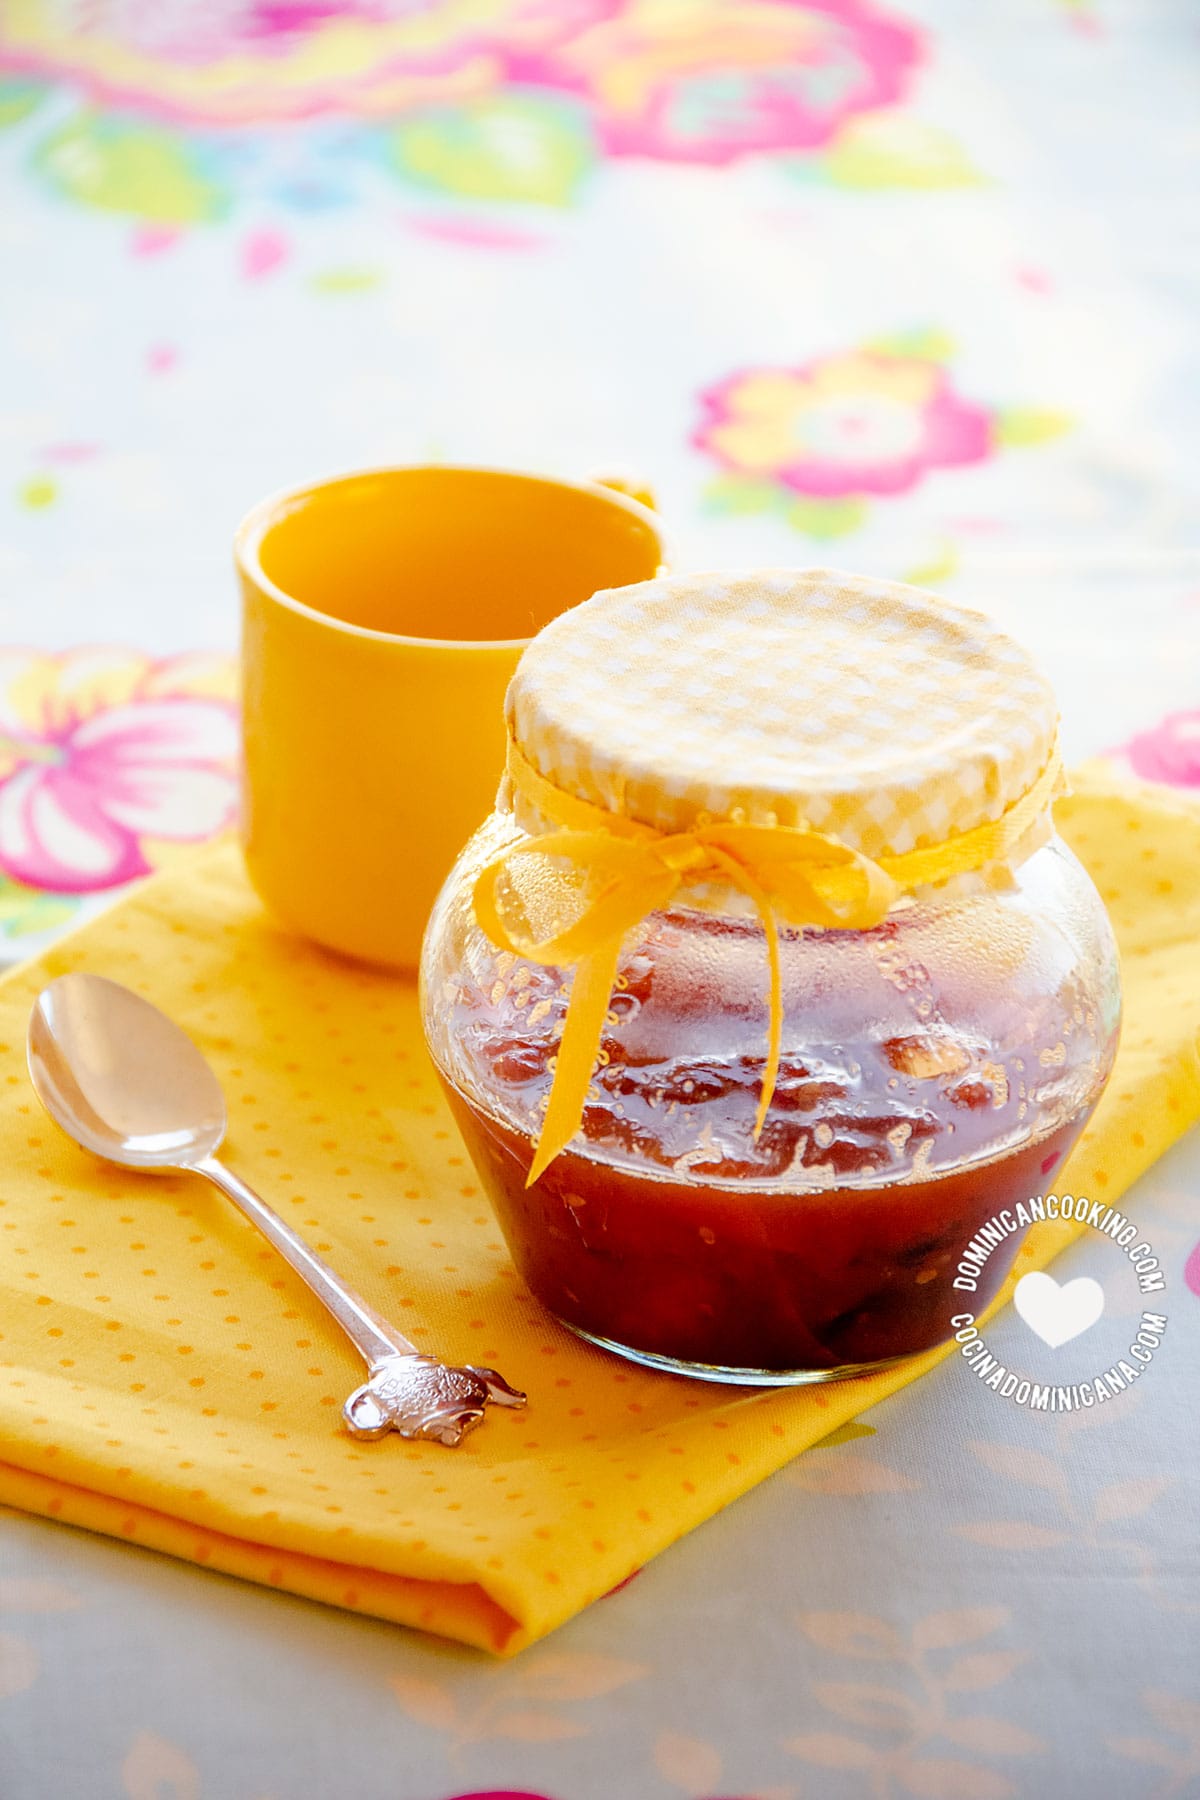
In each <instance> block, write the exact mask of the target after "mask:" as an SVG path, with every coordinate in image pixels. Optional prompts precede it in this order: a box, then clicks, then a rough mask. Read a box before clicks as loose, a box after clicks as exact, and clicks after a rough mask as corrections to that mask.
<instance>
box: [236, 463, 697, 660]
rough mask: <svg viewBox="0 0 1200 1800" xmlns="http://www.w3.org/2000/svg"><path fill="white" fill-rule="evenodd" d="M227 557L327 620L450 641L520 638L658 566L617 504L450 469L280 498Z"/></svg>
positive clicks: (530, 481) (637, 521)
mask: <svg viewBox="0 0 1200 1800" xmlns="http://www.w3.org/2000/svg"><path fill="white" fill-rule="evenodd" d="M240 552H241V555H242V556H243V559H244V560H245V561H246V563H247V564H248V565H249V567H250V570H251V573H252V574H257V573H261V575H262V576H264V577H265V579H266V581H267V583H268V584H269V585H270V586H273V587H274V588H275V589H277V590H278V591H279V592H280V593H281V594H282V595H283V596H285V597H286V598H287V599H289V600H292V601H297V602H299V603H300V604H301V605H302V606H306V607H310V608H311V609H312V610H313V611H315V612H319V613H323V614H325V615H326V616H327V617H329V618H332V619H338V620H341V621H342V622H343V623H345V624H347V625H352V626H356V627H358V628H360V629H364V630H368V631H379V632H385V633H387V634H388V635H391V636H399V637H409V638H425V639H430V638H432V639H443V640H446V639H450V640H456V641H460V642H461V641H464V640H465V641H473V642H480V641H483V642H505V641H521V640H524V639H525V638H529V637H532V636H533V635H534V633H535V632H537V631H540V629H541V628H542V626H543V625H546V624H548V623H549V621H550V620H551V619H553V618H555V617H557V615H558V614H559V613H561V612H564V611H565V610H566V609H567V608H568V607H571V606H575V605H577V604H578V603H579V602H580V601H582V600H587V599H588V598H589V597H590V596H591V595H592V594H594V593H595V592H596V591H597V589H599V588H605V587H621V586H624V585H625V584H627V583H629V582H635V581H646V580H649V579H650V578H651V577H652V576H653V575H655V574H656V573H657V571H658V568H659V565H660V563H661V560H662V544H661V539H660V536H659V533H658V530H657V528H656V526H655V524H654V521H653V517H652V515H651V514H649V513H648V512H647V511H646V509H645V508H643V507H641V506H639V505H638V504H637V503H636V502H635V501H631V500H628V499H626V498H625V496H623V495H621V494H618V493H614V492H611V491H608V490H605V489H604V488H601V487H587V486H582V485H581V486H575V485H572V484H571V483H568V482H558V481H552V480H549V479H543V478H540V477H538V476H532V475H519V474H509V473H505V472H502V471H498V470H490V469H468V468H455V467H428V468H419V467H418V468H405V469H385V470H380V471H376V472H372V473H370V474H363V475H351V476H346V477H344V478H343V479H341V480H337V481H331V482H325V483H322V484H319V485H317V486H314V487H311V488H307V489H303V490H301V491H298V492H296V493H293V494H288V495H286V496H284V497H283V498H282V499H280V500H278V501H275V502H273V503H272V502H269V503H268V505H267V508H266V509H265V516H263V517H260V516H259V515H252V516H251V519H250V520H249V521H248V522H247V527H246V528H244V532H243V535H242V541H241V544H240ZM255 563H257V569H255V567H254V565H255Z"/></svg>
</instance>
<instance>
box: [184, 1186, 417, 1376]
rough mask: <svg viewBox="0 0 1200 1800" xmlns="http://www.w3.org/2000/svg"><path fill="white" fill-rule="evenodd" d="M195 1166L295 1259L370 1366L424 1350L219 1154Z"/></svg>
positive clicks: (303, 1278) (295, 1266)
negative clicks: (347, 1281)
mask: <svg viewBox="0 0 1200 1800" xmlns="http://www.w3.org/2000/svg"><path fill="white" fill-rule="evenodd" d="M191 1167H192V1168H193V1169H194V1170H195V1172H196V1174H197V1175H207V1177H208V1179H209V1180H210V1181H211V1182H212V1183H213V1184H214V1185H215V1186H216V1187H219V1188H220V1190H221V1192H222V1193H223V1194H225V1195H226V1196H227V1197H228V1198H229V1199H230V1200H232V1201H233V1203H234V1205H235V1206H236V1207H238V1208H239V1209H240V1210H241V1211H242V1212H243V1213H245V1215H246V1217H247V1218H248V1219H249V1220H250V1221H251V1222H252V1223H253V1224H255V1225H257V1226H258V1229H259V1230H260V1231H261V1232H262V1234H263V1236H264V1237H265V1238H266V1239H267V1240H268V1241H269V1242H270V1243H272V1244H273V1245H274V1246H275V1248H276V1250H278V1252H279V1254H280V1256H282V1257H283V1259H284V1261H285V1262H287V1263H290V1264H291V1266H292V1268H293V1269H295V1271H296V1273H297V1275H299V1277H300V1279H301V1281H303V1282H306V1283H307V1285H308V1286H309V1287H310V1288H311V1289H312V1291H313V1293H314V1294H315V1295H316V1296H317V1299H318V1300H319V1301H320V1302H321V1304H322V1306H324V1308H325V1310H326V1311H327V1312H328V1313H329V1314H330V1315H331V1317H332V1318H333V1319H334V1320H335V1321H336V1322H337V1324H339V1325H340V1326H341V1328H342V1330H343V1331H344V1332H345V1334H346V1336H347V1337H348V1338H349V1339H350V1342H351V1343H352V1344H353V1345H354V1348H355V1349H356V1350H357V1351H358V1353H359V1355H360V1356H361V1357H362V1359H363V1361H364V1362H365V1363H366V1365H367V1367H368V1369H373V1368H374V1367H375V1365H376V1364H377V1363H380V1362H383V1361H384V1360H385V1359H386V1358H388V1357H391V1356H419V1355H420V1354H421V1352H420V1351H419V1350H418V1349H417V1346H416V1345H415V1344H413V1343H410V1341H409V1340H408V1338H406V1337H405V1336H404V1335H403V1334H402V1333H401V1332H399V1331H397V1330H396V1328H395V1326H393V1325H389V1324H388V1322H387V1320H386V1319H381V1318H380V1316H379V1314H378V1313H377V1312H375V1311H373V1309H372V1308H371V1307H369V1306H368V1305H367V1303H366V1301H365V1300H364V1299H362V1297H361V1296H360V1295H358V1294H356V1293H355V1292H354V1289H353V1288H349V1287H347V1286H346V1284H345V1282H344V1281H339V1279H338V1277H337V1276H336V1275H335V1274H334V1272H333V1270H332V1269H331V1268H330V1267H329V1265H328V1264H327V1263H324V1262H322V1261H321V1258H320V1257H319V1256H318V1255H317V1254H316V1253H315V1251H312V1250H310V1249H309V1247H308V1245H307V1244H306V1243H305V1242H304V1239H303V1238H301V1237H297V1235H296V1233H295V1232H294V1231H293V1230H292V1228H291V1226H290V1225H285V1224H284V1222H283V1220H282V1219H281V1218H280V1216H279V1214H278V1213H277V1212H275V1211H273V1209H272V1208H271V1207H269V1206H268V1205H267V1203H266V1201H265V1200H260V1199H259V1197H258V1195H257V1194H256V1193H255V1192H254V1190H253V1188H249V1187H247V1186H246V1183H245V1182H244V1181H241V1180H239V1178H238V1177H237V1176H236V1175H235V1174H234V1173H233V1171H232V1170H231V1169H227V1168H226V1167H225V1165H224V1163H220V1162H218V1161H217V1159H216V1157H215V1156H206V1157H205V1158H204V1160H203V1161H202V1162H196V1163H192V1164H191Z"/></svg>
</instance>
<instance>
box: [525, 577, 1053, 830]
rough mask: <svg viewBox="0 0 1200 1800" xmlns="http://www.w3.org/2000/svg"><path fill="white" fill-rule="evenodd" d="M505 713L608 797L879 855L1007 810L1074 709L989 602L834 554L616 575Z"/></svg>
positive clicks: (633, 807) (542, 647) (621, 805)
mask: <svg viewBox="0 0 1200 1800" xmlns="http://www.w3.org/2000/svg"><path fill="white" fill-rule="evenodd" d="M507 711H508V725H509V730H510V733H511V734H512V736H513V738H514V739H515V740H516V743H517V744H518V745H519V747H520V749H521V750H522V751H523V753H524V755H525V757H526V758H527V759H528V761H529V762H530V763H532V765H533V767H534V768H535V769H536V770H537V771H538V773H539V774H541V775H543V776H545V777H546V778H547V779H548V780H550V781H552V782H554V783H555V784H556V785H557V786H558V787H560V788H564V789H565V790H566V791H567V792H568V793H571V794H573V795H575V796H576V797H578V798H579V799H583V800H588V801H591V802H592V803H593V804H596V805H600V806H603V807H604V808H606V809H607V810H608V811H610V812H615V813H619V814H622V815H623V816H625V817H627V818H631V819H636V820H639V821H641V822H642V823H644V824H647V825H652V826H654V827H656V828H657V829H658V830H660V831H664V832H676V831H685V830H688V829H689V828H691V827H693V826H695V825H696V824H697V822H703V820H704V817H705V815H707V817H708V818H709V819H713V820H717V819H720V820H729V819H733V820H738V821H739V822H740V821H745V822H746V823H749V824H778V825H802V824H807V825H809V826H811V827H812V828H813V829H815V830H817V831H823V832H828V833H831V834H833V835H835V836H837V837H839V838H840V839H841V840H842V841H843V842H844V843H846V844H849V845H851V846H852V847H853V848H854V849H856V850H860V851H862V852H863V853H864V854H865V855H867V856H870V857H880V856H889V855H891V856H896V855H903V854H904V853H905V852H907V851H910V850H914V849H920V848H923V847H925V846H926V845H928V844H936V843H940V842H942V841H943V840H944V839H946V838H947V837H950V836H952V835H953V834H955V833H957V832H960V831H967V830H969V829H970V828H971V827H973V826H976V825H980V824H982V823H984V822H985V821H989V820H995V819H997V818H999V817H1000V815H1001V813H1003V812H1004V810H1005V809H1006V808H1007V807H1008V806H1010V805H1011V804H1012V802H1013V801H1015V800H1016V799H1018V798H1019V797H1020V796H1021V795H1022V794H1023V793H1024V792H1025V791H1026V789H1027V788H1029V787H1030V786H1031V785H1032V783H1033V782H1034V781H1035V780H1036V778H1037V776H1038V775H1039V773H1040V772H1041V770H1042V769H1043V767H1044V766H1045V764H1046V761H1047V759H1048V757H1049V755H1050V752H1051V749H1052V746H1053V744H1054V739H1055V734H1056V731H1057V724H1058V714H1057V708H1056V706H1055V701H1054V695H1053V693H1052V692H1051V689H1050V687H1049V686H1048V684H1047V682H1046V681H1045V679H1044V678H1043V677H1042V675H1041V674H1040V673H1039V672H1038V670H1037V668H1036V667H1035V666H1034V664H1033V662H1032V661H1031V659H1030V657H1029V656H1028V654H1027V653H1026V652H1025V651H1024V650H1023V649H1022V648H1021V647H1020V646H1019V645H1018V644H1015V643H1013V642H1012V640H1011V639H1009V638H1007V637H1005V636H1004V634H1003V633H1002V632H1000V631H999V630H997V628H996V627H995V626H994V625H993V624H992V623H991V621H990V620H989V619H988V618H986V617H985V616H984V615H983V614H982V613H977V612H971V611H967V610H965V609H964V608H962V607H955V606H947V605H946V604H945V603H944V602H943V601H941V600H939V599H937V598H936V597H935V596H933V595H931V594H926V593H922V592H921V591H920V590H919V589H917V588H911V587H904V586H901V585H899V584H898V583H895V582H885V581H874V580H870V579H868V578H865V577H862V576H855V575H846V574H841V573H839V572H837V571H834V570H828V569H804V570H797V569H760V570H755V571H753V572H749V573H744V574H730V573H705V574H697V575H672V576H667V577H665V578H663V579H661V580H658V581H647V582H642V583H640V584H639V585H638V586H636V587H626V588H610V589H607V590H605V591H604V592H602V593H599V594H596V595H595V596H594V597H593V598H592V599H591V600H588V601H586V602H585V603H584V604H583V605H582V606H577V607H575V608H574V609H573V610H572V611H571V612H568V613H565V614H563V615H562V617H560V618H558V619H556V620H554V622H553V623H552V624H550V625H548V626H547V627H546V629H545V630H544V631H542V632H541V633H540V634H539V636H538V637H537V638H535V640H534V641H533V643H532V644H531V645H530V646H529V648H528V650H526V652H525V654H524V656H523V657H522V658H521V661H520V664H519V666H518V668H517V672H516V675H515V676H514V678H513V681H512V684H511V686H510V687H509V691H508V702H507ZM523 823H532V822H531V821H523ZM534 828H535V829H536V828H537V827H536V826H535V827H534Z"/></svg>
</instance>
